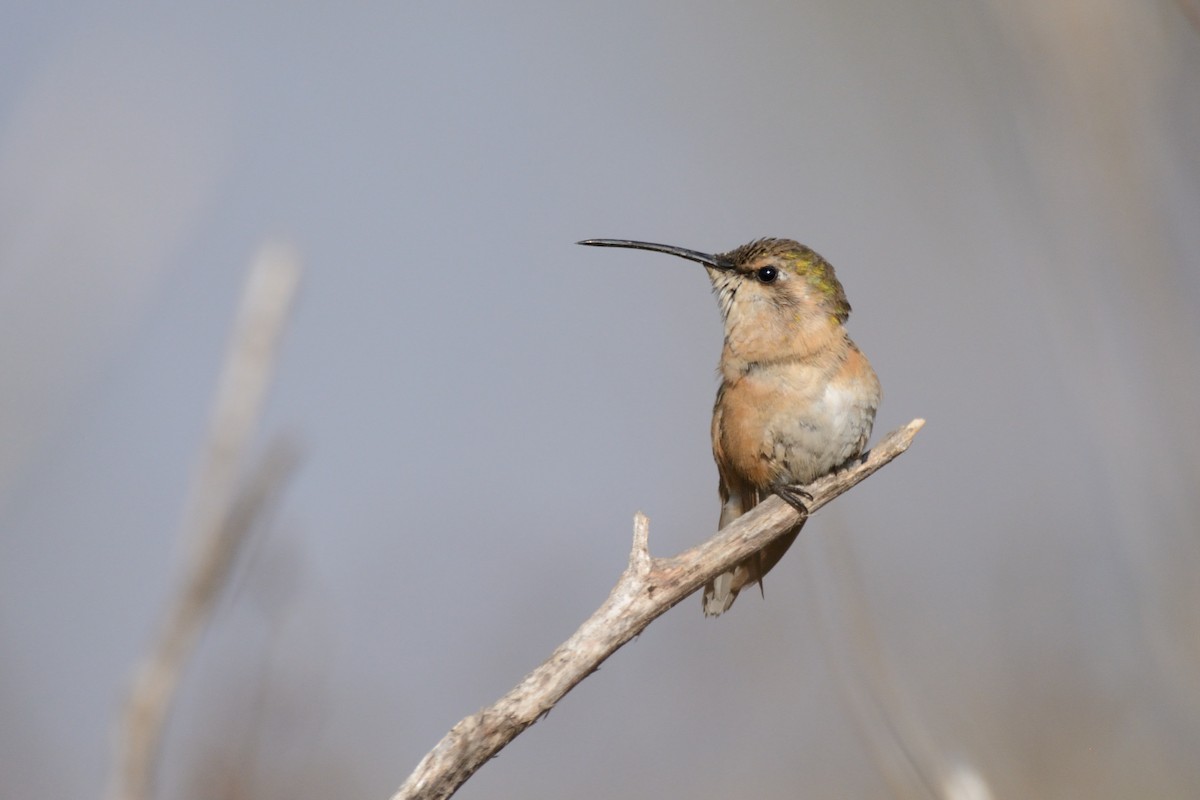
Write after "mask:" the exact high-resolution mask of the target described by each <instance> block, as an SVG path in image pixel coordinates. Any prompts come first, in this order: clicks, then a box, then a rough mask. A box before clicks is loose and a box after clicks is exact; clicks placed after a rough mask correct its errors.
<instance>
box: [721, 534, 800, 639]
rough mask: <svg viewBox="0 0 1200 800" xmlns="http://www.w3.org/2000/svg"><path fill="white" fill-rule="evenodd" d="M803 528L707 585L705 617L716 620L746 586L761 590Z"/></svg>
mask: <svg viewBox="0 0 1200 800" xmlns="http://www.w3.org/2000/svg"><path fill="white" fill-rule="evenodd" d="M802 527H804V523H803V522H801V523H800V524H799V525H797V526H796V529H795V530H793V531H791V532H789V533H787V534H784V535H783V536H781V537H779V538H778V539H776V540H775V541H773V542H771V543H770V544H769V545H767V546H766V547H764V548H763V549H762V550H759V551H758V552H757V553H755V554H754V555H752V556H750V557H749V558H747V559H746V560H745V561H743V562H742V563H740V564H738V565H737V566H736V567H734V568H733V569H732V570H731V571H729V572H724V573H722V574H720V575H718V576H717V577H716V578H714V579H712V580H711V581H709V582H708V583H707V584H705V586H704V596H703V597H702V598H701V601H702V602H703V605H704V616H706V617H715V616H717V615H718V614H722V613H724V612H726V611H728V610H729V607H730V606H732V605H733V601H734V600H736V599H737V596H738V592H740V591H741V590H742V589H744V588H746V587H747V586H750V585H752V584H755V583H757V584H758V585H759V589H760V590H761V588H762V579H763V576H764V575H766V574H767V573H768V572H770V571H771V567H773V566H775V565H776V564H778V563H779V559H781V558H783V554H784V553H786V552H787V549H788V548H789V547H791V546H792V542H794V541H796V535H797V534H798V533H800V528H802Z"/></svg>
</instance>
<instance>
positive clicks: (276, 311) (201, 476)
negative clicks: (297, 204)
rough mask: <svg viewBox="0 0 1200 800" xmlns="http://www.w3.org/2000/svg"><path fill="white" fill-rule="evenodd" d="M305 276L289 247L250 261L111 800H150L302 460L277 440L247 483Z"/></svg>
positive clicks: (123, 731) (121, 735) (122, 736)
mask: <svg viewBox="0 0 1200 800" xmlns="http://www.w3.org/2000/svg"><path fill="white" fill-rule="evenodd" d="M299 278H300V267H299V261H298V259H297V257H296V256H295V254H294V253H292V252H291V251H290V250H289V249H287V248H283V247H280V246H268V247H265V248H263V250H262V251H261V252H260V254H259V256H258V257H257V259H256V260H255V262H254V264H253V265H252V267H251V270H250V275H249V278H248V279H247V284H246V288H245V290H244V292H243V295H242V304H241V308H240V310H239V312H238V318H237V322H236V324H235V325H236V326H235V329H234V333H233V338H232V342H231V344H230V350H229V354H228V356H227V357H226V361H225V365H224V368H223V371H222V375H221V378H220V384H219V386H218V391H217V398H216V404H215V408H214V412H213V418H212V423H211V428H210V431H209V435H208V438H207V440H206V442H205V446H204V453H203V456H202V458H201V461H200V467H199V470H198V473H197V476H196V481H195V485H194V486H193V489H192V497H191V501H190V508H189V510H188V512H187V513H186V514H185V516H184V523H183V525H184V536H185V538H186V542H185V546H186V547H187V548H188V552H187V561H186V564H185V566H184V576H183V578H182V580H181V581H180V584H179V589H178V593H177V594H176V596H175V598H174V599H173V600H172V601H171V604H170V609H169V611H168V613H167V617H166V620H165V622H164V624H163V628H162V630H161V632H160V633H159V636H158V639H157V641H156V642H155V644H154V646H153V649H152V650H151V652H150V653H149V655H148V656H147V657H146V659H145V661H144V662H143V663H142V664H141V666H140V667H139V668H138V670H137V672H136V674H135V676H134V679H133V684H132V686H131V688H130V693H129V697H128V699H127V700H126V704H125V708H124V710H123V717H122V720H121V724H120V729H119V731H118V740H117V748H118V750H117V760H116V763H115V765H114V767H115V768H114V774H113V778H112V782H111V785H110V788H109V793H108V796H109V800H147V799H148V798H149V797H150V796H151V792H152V789H153V783H154V773H155V769H156V765H157V762H158V754H159V751H160V749H161V743H162V738H163V731H164V726H165V722H166V718H167V713H168V711H169V710H170V707H171V702H172V699H173V698H174V696H175V691H176V688H177V687H178V685H179V679H180V676H181V674H182V671H183V668H184V665H185V664H186V663H187V661H188V659H189V657H190V656H191V654H192V653H193V652H194V650H195V646H196V642H197V640H198V638H199V635H200V633H201V631H202V630H203V628H204V625H205V623H206V622H207V620H208V619H209V618H210V617H211V614H212V610H213V608H214V606H215V603H216V600H217V597H218V596H219V595H220V592H221V589H222V587H223V586H225V585H226V583H227V582H228V580H229V576H230V573H231V571H232V567H233V565H234V564H235V563H236V559H237V555H238V553H239V552H240V551H241V550H242V548H243V547H244V545H245V543H246V542H247V541H248V539H249V538H250V534H251V533H253V532H254V531H255V530H256V529H257V527H258V525H257V524H256V523H257V522H258V521H260V520H261V519H262V517H263V515H264V512H265V511H266V510H267V509H269V508H270V507H271V505H272V504H273V501H274V500H275V498H276V497H277V496H278V493H279V491H280V490H281V489H282V487H283V485H284V484H285V483H286V480H287V478H288V476H289V475H290V474H291V472H292V470H293V468H294V467H295V464H296V460H297V457H296V451H295V448H293V447H292V446H290V445H289V444H288V443H287V442H286V441H284V440H277V441H275V442H273V443H272V445H271V446H270V447H268V448H267V451H266V454H265V455H264V456H263V457H262V459H261V460H260V462H259V463H258V464H257V465H255V468H254V469H253V470H251V471H250V473H249V475H248V477H247V478H245V479H244V480H243V481H241V482H240V483H239V475H240V473H241V470H242V469H243V465H244V464H245V462H246V454H247V452H248V450H249V448H250V445H251V442H252V439H253V436H254V432H255V429H256V428H257V425H258V421H259V417H260V416H261V412H262V406H263V400H264V398H265V396H266V390H267V386H268V384H269V383H270V377H271V373H272V371H273V366H274V363H275V357H276V352H277V349H278V344H279V340H280V336H281V334H282V331H283V328H284V325H285V323H286V321H287V317H288V313H289V311H290V309H291V306H292V300H293V298H294V296H295V292H296V286H297V283H298V281H299Z"/></svg>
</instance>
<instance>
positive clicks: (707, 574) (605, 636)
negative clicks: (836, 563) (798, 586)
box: [392, 419, 925, 800]
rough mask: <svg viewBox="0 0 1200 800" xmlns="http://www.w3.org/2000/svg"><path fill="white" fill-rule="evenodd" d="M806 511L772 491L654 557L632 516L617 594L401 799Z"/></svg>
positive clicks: (482, 752) (488, 749)
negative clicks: (678, 548)
mask: <svg viewBox="0 0 1200 800" xmlns="http://www.w3.org/2000/svg"><path fill="white" fill-rule="evenodd" d="M924 424H925V420H923V419H916V420H913V421H912V422H910V423H908V425H905V426H904V427H902V428H898V429H897V430H895V431H892V432H891V433H889V434H888V435H887V436H885V437H884V438H883V440H882V441H880V443H879V444H878V445H876V446H875V447H874V448H873V449H872V450H871V451H870V452H868V453H866V454H864V456H863V457H862V458H861V459H860V460H859V461H857V462H856V463H854V464H853V465H852V466H850V467H847V468H846V469H843V470H840V471H838V472H835V473H833V474H831V475H826V476H825V477H823V478H820V479H818V480H817V481H815V482H813V483H812V484H810V485H808V486H806V487H805V489H806V490H807V491H808V492H809V493H810V494H811V495H812V501H811V502H810V503H809V504H808V513H809V514H811V513H812V512H814V511H816V510H817V509H819V508H821V507H822V506H824V505H825V504H827V503H828V502H829V501H831V500H833V499H834V498H835V497H837V496H839V495H841V494H842V493H844V492H846V491H847V490H849V489H850V488H851V487H853V486H855V485H856V484H858V483H859V482H860V481H863V480H865V479H866V478H867V477H869V476H870V475H872V474H874V473H875V472H876V471H877V470H879V469H880V468H881V467H883V465H885V464H887V463H888V462H890V461H891V460H892V459H894V458H895V457H896V456H898V455H900V454H901V453H903V452H904V451H905V450H907V449H908V446H909V444H911V443H912V440H913V437H915V436H916V435H917V432H918V431H920V430H921V428H922V426H924ZM805 516H806V515H803V514H801V512H799V511H797V510H796V509H794V508H793V507H792V506H790V505H788V504H787V503H785V502H784V501H783V500H781V499H780V498H778V497H776V496H774V495H772V496H771V497H769V498H767V499H766V500H764V501H763V502H761V503H759V504H758V505H757V506H756V507H755V508H754V509H753V510H751V511H750V512H749V513H747V514H745V515H743V516H741V517H739V518H738V519H737V520H735V521H734V522H733V523H731V524H730V525H728V526H726V527H725V528H723V529H722V530H720V531H719V532H718V533H717V534H716V535H715V536H713V537H712V538H710V539H708V540H707V541H705V542H703V543H702V544H699V545H697V546H695V547H693V548H691V549H690V550H687V551H685V552H683V553H680V554H679V555H677V556H673V557H670V558H654V557H653V556H651V555H650V547H649V540H650V521H649V520H648V519H647V518H646V516H645V515H644V514H642V513H641V512H638V513H637V514H636V515H634V519H633V546H632V548H631V550H630V553H629V566H628V567H626V569H625V571H624V572H623V573H622V574H621V577H620V578H619V579H618V580H617V584H616V586H614V587H613V589H612V591H611V592H610V593H609V595H608V598H607V599H606V600H605V601H604V602H603V603H602V604H601V605H600V608H598V609H597V610H596V612H595V613H594V614H592V616H591V617H589V618H588V619H587V620H586V621H585V622H584V623H583V624H582V625H580V626H579V629H578V630H577V631H575V633H574V634H572V635H571V637H570V638H569V639H567V640H566V641H565V642H563V643H562V644H561V645H559V646H558V648H557V649H556V650H555V651H554V652H553V653H552V654H551V655H550V658H548V659H547V660H546V661H545V662H543V663H542V665H541V666H539V667H537V668H536V669H535V670H533V672H530V673H529V674H528V675H526V676H525V678H524V679H522V680H521V682H520V683H518V684H517V685H516V686H515V687H514V688H513V689H512V690H511V691H510V692H509V693H508V694H506V695H504V697H502V698H500V699H499V700H497V701H496V702H495V703H493V704H492V705H491V706H489V707H487V708H485V709H483V710H482V711H480V712H478V713H476V714H472V715H471V716H469V717H467V718H466V719H464V720H462V721H461V722H459V723H458V724H457V725H455V726H454V727H453V728H451V729H450V732H449V733H447V734H446V735H445V737H443V738H442V740H441V741H440V742H438V744H437V745H436V746H435V747H434V748H433V750H431V751H430V752H429V753H428V754H427V755H426V756H425V757H424V758H423V759H421V762H420V763H419V764H418V765H417V768H416V769H415V770H413V773H412V774H411V775H410V776H409V777H408V780H406V781H405V782H404V785H403V786H401V787H400V790H399V791H398V792H397V793H396V794H395V796H394V797H393V798H392V800H416V799H417V798H420V800H443V798H448V797H450V796H451V795H453V794H454V793H455V792H456V791H458V788H459V787H460V786H461V785H462V784H463V783H464V782H466V780H467V779H468V778H470V777H471V775H473V774H474V773H475V771H476V770H477V769H479V767H481V766H483V764H484V763H485V762H487V761H488V760H489V759H490V758H492V757H493V756H495V755H496V754H497V753H498V752H499V751H500V750H501V749H502V748H503V747H504V746H505V745H507V744H508V743H509V742H510V741H512V740H513V739H515V738H516V737H517V736H518V735H520V733H521V732H522V731H524V730H525V729H526V728H528V727H529V726H530V725H532V724H533V723H535V722H537V721H538V720H539V719H541V718H542V717H543V716H545V714H546V713H548V712H549V711H550V709H551V708H553V707H554V706H555V704H556V703H558V701H559V700H561V699H562V698H563V697H564V696H565V695H566V694H567V692H569V691H571V689H573V688H574V687H575V686H576V685H577V684H578V683H579V682H580V681H582V680H583V679H584V678H586V677H587V676H588V675H590V674H592V673H593V672H595V671H596V669H598V668H599V666H600V664H601V663H603V662H604V660H605V659H607V658H608V657H609V656H610V655H612V654H613V653H614V652H616V651H617V650H618V649H619V648H620V647H621V646H622V645H624V644H625V643H626V642H628V641H629V640H630V639H632V638H634V637H635V636H637V635H638V634H639V633H641V632H642V631H643V630H644V629H645V628H646V627H647V626H648V625H649V624H650V623H651V622H653V621H654V620H655V619H657V618H658V617H660V616H661V615H662V614H664V613H665V612H666V611H667V610H668V609H669V608H671V607H672V606H674V605H676V604H677V603H679V602H680V601H681V600H683V599H684V598H686V597H687V596H688V595H690V594H692V593H693V592H695V591H696V590H697V589H699V588H700V587H701V586H703V585H704V584H705V583H707V582H708V581H709V580H711V579H713V578H714V577H716V576H717V575H720V574H721V573H722V572H726V571H727V570H729V569H732V568H733V567H734V566H735V565H736V564H738V563H740V562H741V561H743V560H744V559H746V558H747V557H748V556H750V555H751V554H753V553H755V552H757V551H759V550H761V549H762V548H763V547H765V546H767V545H768V544H770V543H771V542H772V541H774V540H775V539H777V538H779V537H780V536H783V535H784V534H786V533H787V532H788V531H791V530H793V529H794V528H795V527H796V526H797V525H799V524H800V523H801V522H802V521H803V519H804V517H805Z"/></svg>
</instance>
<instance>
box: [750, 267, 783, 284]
mask: <svg viewBox="0 0 1200 800" xmlns="http://www.w3.org/2000/svg"><path fill="white" fill-rule="evenodd" d="M754 277H756V278H758V282H759V283H774V282H775V279H776V278H778V277H779V270H777V269H776V268H775V267H762V268H761V269H758V270H755V272H754Z"/></svg>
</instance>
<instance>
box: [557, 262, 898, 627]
mask: <svg viewBox="0 0 1200 800" xmlns="http://www.w3.org/2000/svg"><path fill="white" fill-rule="evenodd" d="M579 244H583V245H591V246H593V247H627V248H633V249H637V250H653V251H655V252H659V253H669V254H670V255H673V256H678V257H680V258H685V259H687V260H689V261H695V262H697V263H700V264H703V265H704V268H705V270H706V271H707V272H708V278H709V280H710V281H711V282H712V289H713V293H714V294H715V295H716V299H717V306H718V307H719V308H720V310H721V319H722V322H723V323H724V326H725V344H724V347H723V348H722V351H721V361H720V364H719V366H718V373H719V375H720V379H721V385H720V388H719V389H718V390H717V399H716V403H715V404H714V405H713V418H712V447H713V458H714V459H715V460H716V462H717V473H718V476H719V479H720V483H719V491H720V497H721V517H720V521H719V523H718V529H720V528H724V527H725V526H726V525H728V524H729V523H731V522H733V521H734V520H735V519H737V518H738V517H740V516H741V515H742V514H745V513H746V512H747V511H749V510H750V509H752V508H753V507H754V506H755V505H757V504H758V503H759V501H761V500H764V499H766V497H768V496H769V495H771V494H776V495H779V496H780V497H781V498H783V499H784V500H785V501H787V502H788V503H789V504H791V505H792V506H794V507H795V508H796V509H797V510H799V511H801V512H803V513H805V514H806V513H807V507H806V506H805V504H804V503H805V500H812V496H811V495H810V494H808V493H807V492H806V491H804V488H803V487H804V486H805V485H807V484H809V483H812V482H813V481H814V480H816V479H817V478H819V477H821V476H822V475H825V474H827V473H829V472H833V471H835V470H837V469H838V468H839V467H841V466H842V465H844V464H846V463H847V462H849V461H852V460H853V459H855V458H857V457H858V456H859V455H860V454H861V453H862V451H863V447H865V446H866V443H867V439H868V438H870V436H871V427H872V425H874V423H875V409H876V408H878V406H879V401H880V398H881V397H882V390H881V388H880V385H879V379H878V378H877V377H876V375H875V370H874V369H872V368H871V363H870V362H869V361H868V360H867V357H866V356H865V355H863V354H862V351H861V350H859V349H858V346H857V345H855V344H854V342H853V341H852V340H851V339H850V336H849V334H848V333H847V332H846V327H845V325H846V320H847V319H848V318H849V317H850V303H849V302H848V301H847V300H846V292H845V291H844V290H843V289H842V284H841V283H840V282H839V281H838V279H837V276H836V275H835V274H834V271H833V267H832V266H831V265H830V263H829V262H828V261H826V260H825V259H824V258H822V257H821V256H820V255H818V254H817V253H816V252H815V251H814V250H812V249H811V248H809V247H806V246H804V245H802V244H800V243H799V242H796V241H793V240H792V239H757V240H755V241H753V242H750V243H749V244H744V245H742V246H741V247H738V248H736V249H734V250H730V251H729V252H727V253H716V254H709V253H701V252H699V251H696V250H688V249H686V248H683V247H674V246H671V245H665V244H654V243H652V242H638V241H632V240H629V239H585V240H584V241H581V242H579ZM803 524H804V523H803V520H802V521H801V523H800V525H799V526H797V527H796V529H795V530H793V531H791V532H789V533H787V534H785V535H784V536H783V537H781V538H779V539H776V540H775V541H774V542H772V543H771V544H770V545H768V546H767V547H765V548H763V549H762V550H760V551H759V552H758V553H756V554H754V555H752V556H750V557H749V558H748V559H746V560H745V561H743V562H742V563H740V564H738V565H737V566H736V567H734V569H733V570H731V571H729V572H726V573H724V574H722V575H719V576H717V577H716V578H715V579H713V580H712V581H711V582H710V583H708V584H707V585H706V586H705V587H704V594H703V597H702V603H703V608H704V614H705V616H716V615H718V614H721V613H723V612H725V611H728V610H729V607H730V606H732V605H733V601H734V600H735V599H736V598H737V596H738V592H740V591H741V590H742V589H744V588H746V587H747V586H750V585H753V584H755V583H757V584H759V589H760V591H761V589H762V580H763V576H764V575H766V574H767V572H768V571H769V570H770V569H771V568H772V567H774V566H775V564H777V563H778V562H779V559H780V558H782V557H783V554H784V553H785V552H786V551H787V549H788V547H790V546H791V544H792V542H793V541H795V539H796V535H797V534H798V533H799V532H800V527H801V526H803Z"/></svg>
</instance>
